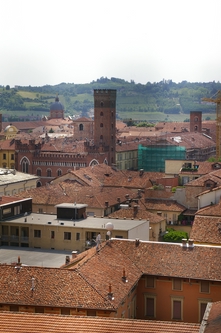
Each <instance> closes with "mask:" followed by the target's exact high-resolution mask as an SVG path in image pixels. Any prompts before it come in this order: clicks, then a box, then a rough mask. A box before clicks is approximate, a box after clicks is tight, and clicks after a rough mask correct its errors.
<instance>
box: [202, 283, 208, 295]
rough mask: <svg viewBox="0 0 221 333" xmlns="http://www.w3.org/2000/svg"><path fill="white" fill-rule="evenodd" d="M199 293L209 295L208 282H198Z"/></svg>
mask: <svg viewBox="0 0 221 333" xmlns="http://www.w3.org/2000/svg"><path fill="white" fill-rule="evenodd" d="M200 292H201V293H209V281H201V282H200Z"/></svg>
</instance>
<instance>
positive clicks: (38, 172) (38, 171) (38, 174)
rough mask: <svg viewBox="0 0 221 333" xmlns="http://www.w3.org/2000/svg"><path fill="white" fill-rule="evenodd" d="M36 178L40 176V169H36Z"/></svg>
mask: <svg viewBox="0 0 221 333" xmlns="http://www.w3.org/2000/svg"><path fill="white" fill-rule="evenodd" d="M37 176H39V177H40V176H41V169H37Z"/></svg>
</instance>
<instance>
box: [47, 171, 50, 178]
mask: <svg viewBox="0 0 221 333" xmlns="http://www.w3.org/2000/svg"><path fill="white" fill-rule="evenodd" d="M47 177H51V169H47Z"/></svg>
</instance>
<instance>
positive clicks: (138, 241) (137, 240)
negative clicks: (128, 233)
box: [135, 238, 140, 247]
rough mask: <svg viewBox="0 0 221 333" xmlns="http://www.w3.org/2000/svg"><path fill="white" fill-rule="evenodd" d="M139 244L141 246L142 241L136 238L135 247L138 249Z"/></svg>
mask: <svg viewBox="0 0 221 333" xmlns="http://www.w3.org/2000/svg"><path fill="white" fill-rule="evenodd" d="M139 244H140V240H139V238H136V239H135V246H136V247H137V246H139Z"/></svg>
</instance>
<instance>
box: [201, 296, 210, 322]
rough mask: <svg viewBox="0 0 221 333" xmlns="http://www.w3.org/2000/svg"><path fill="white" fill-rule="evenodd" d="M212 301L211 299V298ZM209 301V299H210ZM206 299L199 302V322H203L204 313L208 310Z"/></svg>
mask: <svg viewBox="0 0 221 333" xmlns="http://www.w3.org/2000/svg"><path fill="white" fill-rule="evenodd" d="M210 301H211V300H210ZM208 302H209V301H208ZM208 302H207V301H206V300H205V301H200V302H199V322H200V323H201V321H202V320H203V316H204V313H205V311H206V307H207V303H208Z"/></svg>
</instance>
